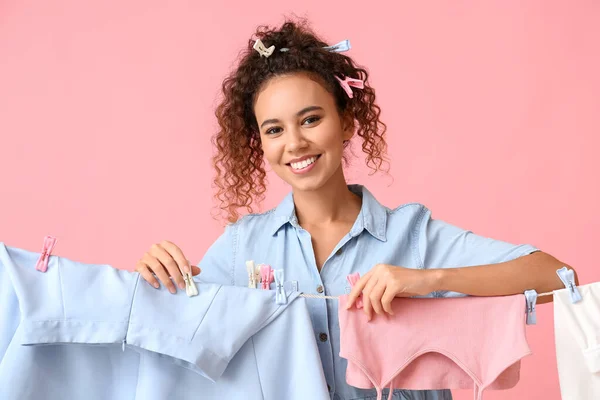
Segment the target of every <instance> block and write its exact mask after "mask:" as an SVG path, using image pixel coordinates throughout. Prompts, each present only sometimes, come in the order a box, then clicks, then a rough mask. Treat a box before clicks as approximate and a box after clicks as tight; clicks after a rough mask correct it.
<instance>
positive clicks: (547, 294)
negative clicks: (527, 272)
mask: <svg viewBox="0 0 600 400" xmlns="http://www.w3.org/2000/svg"><path fill="white" fill-rule="evenodd" d="M553 293H554V292H546V293H540V294H538V297H542V296H550V295H552V294H553ZM299 296H300V297H306V298H309V299H332V300H337V299H339V298H340V296H325V295H322V294H309V293H300V295H299Z"/></svg>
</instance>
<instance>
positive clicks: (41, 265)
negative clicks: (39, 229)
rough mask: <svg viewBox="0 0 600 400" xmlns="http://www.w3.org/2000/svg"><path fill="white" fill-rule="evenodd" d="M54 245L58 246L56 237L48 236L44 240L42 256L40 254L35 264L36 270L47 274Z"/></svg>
mask: <svg viewBox="0 0 600 400" xmlns="http://www.w3.org/2000/svg"><path fill="white" fill-rule="evenodd" d="M54 245H56V238H55V237H53V236H50V235H48V236H46V237H45V238H44V247H42V254H40V258H39V259H38V260H37V263H36V264H35V269H37V270H38V271H40V272H46V271H47V270H48V261H49V260H50V255H52V250H54Z"/></svg>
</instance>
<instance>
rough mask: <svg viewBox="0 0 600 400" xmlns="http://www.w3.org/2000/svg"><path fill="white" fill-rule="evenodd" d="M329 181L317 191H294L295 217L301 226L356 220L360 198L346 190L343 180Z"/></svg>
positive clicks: (360, 203) (360, 202)
mask: <svg viewBox="0 0 600 400" xmlns="http://www.w3.org/2000/svg"><path fill="white" fill-rule="evenodd" d="M331 181H333V179H332V180H331ZM331 181H330V182H327V183H326V184H325V185H323V186H322V187H321V188H319V189H318V190H312V191H294V194H293V197H294V205H295V208H296V217H297V218H298V223H299V224H300V225H301V226H319V225H328V224H331V223H338V222H350V223H353V222H354V221H355V220H356V217H357V216H358V214H359V212H360V208H361V205H362V199H361V197H360V196H358V195H356V194H354V193H353V192H352V191H350V189H348V186H347V184H346V181H345V180H344V179H336V182H335V183H334V182H331Z"/></svg>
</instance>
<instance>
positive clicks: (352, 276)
mask: <svg viewBox="0 0 600 400" xmlns="http://www.w3.org/2000/svg"><path fill="white" fill-rule="evenodd" d="M346 279H348V282H349V283H350V286H352V287H354V285H356V282H358V280H359V279H360V274H359V273H358V272H355V273H353V274H350V275H348V276H347V277H346ZM355 304H356V308H362V307H363V301H362V294H361V295H359V296H358V297H357V298H356V301H355Z"/></svg>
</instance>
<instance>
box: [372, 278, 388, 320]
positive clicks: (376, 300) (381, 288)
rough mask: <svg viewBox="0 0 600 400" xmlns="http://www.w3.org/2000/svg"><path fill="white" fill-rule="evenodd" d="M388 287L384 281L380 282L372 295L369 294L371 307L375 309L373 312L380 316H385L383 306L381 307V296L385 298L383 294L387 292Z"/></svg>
mask: <svg viewBox="0 0 600 400" xmlns="http://www.w3.org/2000/svg"><path fill="white" fill-rule="evenodd" d="M386 287H387V285H386V284H385V282H384V281H378V283H377V285H376V286H375V287H374V288H373V290H372V291H371V294H369V300H370V301H371V306H372V307H373V310H374V311H375V313H377V314H379V315H381V314H383V306H382V305H381V296H383V293H384V292H385V289H386Z"/></svg>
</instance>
